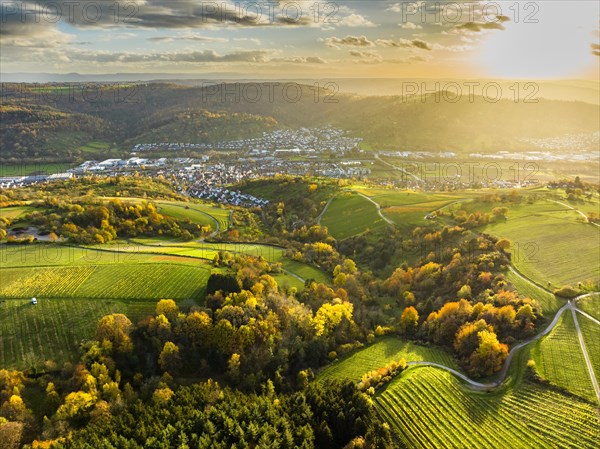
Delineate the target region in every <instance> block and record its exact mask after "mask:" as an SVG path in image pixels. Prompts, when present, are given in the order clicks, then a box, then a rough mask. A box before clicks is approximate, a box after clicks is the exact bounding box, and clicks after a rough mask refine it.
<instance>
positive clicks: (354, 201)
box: [321, 192, 386, 240]
mask: <svg viewBox="0 0 600 449" xmlns="http://www.w3.org/2000/svg"><path fill="white" fill-rule="evenodd" d="M321 224H322V225H323V226H327V228H328V229H329V233H330V234H331V235H332V236H334V237H335V238H336V239H338V240H343V239H345V238H348V237H352V236H354V235H358V234H362V233H363V232H365V231H367V230H371V231H373V230H376V229H382V228H384V227H385V226H386V222H385V221H384V220H383V219H382V218H381V217H380V216H379V214H378V213H377V206H375V204H373V203H371V202H370V201H369V200H367V199H366V198H364V197H362V196H360V195H357V194H353V193H347V192H344V193H340V194H339V195H338V196H336V197H335V198H334V199H333V201H332V202H331V204H330V205H329V207H328V208H327V211H326V212H325V214H324V215H323V217H322V219H321Z"/></svg>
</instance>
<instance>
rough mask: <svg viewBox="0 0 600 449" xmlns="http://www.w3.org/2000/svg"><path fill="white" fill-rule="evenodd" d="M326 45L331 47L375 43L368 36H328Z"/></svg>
mask: <svg viewBox="0 0 600 449" xmlns="http://www.w3.org/2000/svg"><path fill="white" fill-rule="evenodd" d="M325 45H327V46H328V47H331V48H340V47H342V46H347V47H373V46H374V45H375V44H374V43H373V42H371V41H370V40H369V39H367V37H366V36H346V37H328V38H327V39H325Z"/></svg>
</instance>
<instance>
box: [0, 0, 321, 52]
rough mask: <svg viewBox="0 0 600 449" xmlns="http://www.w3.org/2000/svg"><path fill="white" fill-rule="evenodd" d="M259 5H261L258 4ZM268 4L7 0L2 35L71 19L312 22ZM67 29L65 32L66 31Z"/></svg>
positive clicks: (175, 24)
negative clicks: (286, 14)
mask: <svg viewBox="0 0 600 449" xmlns="http://www.w3.org/2000/svg"><path fill="white" fill-rule="evenodd" d="M256 5H258V7H257V6H256ZM281 11H282V10H281V9H280V8H278V7H275V8H274V9H273V10H270V9H269V6H268V3H267V2H265V3H264V4H263V3H261V2H239V1H234V0H219V1H199V0H127V1H123V2H120V1H114V0H93V1H92V0H79V1H72V0H32V1H11V2H6V3H4V2H3V3H2V8H1V11H0V13H1V17H0V20H1V24H2V26H0V38H2V39H3V41H4V42H3V43H8V44H10V43H11V41H10V39H11V38H14V37H19V38H34V37H36V36H39V35H44V34H48V30H49V29H53V30H59V24H60V23H61V22H62V23H67V24H69V25H72V26H75V27H79V28H95V27H99V28H110V27H113V28H114V27H128V28H157V29H161V28H163V29H164V28H167V29H179V28H203V27H210V26H214V25H219V24H220V25H232V26H242V27H255V26H268V25H270V26H287V25H290V26H308V25H310V24H311V23H312V22H313V16H312V14H310V13H309V11H308V10H306V11H304V10H303V11H302V14H301V15H300V16H299V17H298V18H294V17H287V16H284V15H282V13H281ZM63 34H64V33H63Z"/></svg>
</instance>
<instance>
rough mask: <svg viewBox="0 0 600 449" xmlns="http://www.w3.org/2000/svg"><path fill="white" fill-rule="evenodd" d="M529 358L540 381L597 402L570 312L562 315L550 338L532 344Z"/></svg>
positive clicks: (548, 336) (549, 335) (567, 311)
mask: <svg viewBox="0 0 600 449" xmlns="http://www.w3.org/2000/svg"><path fill="white" fill-rule="evenodd" d="M531 355H532V356H533V359H534V360H535V362H536V367H537V370H538V373H539V374H540V376H541V377H543V378H544V379H547V380H548V381H550V382H551V383H553V384H554V385H557V386H559V387H561V388H564V389H565V390H568V391H570V392H571V393H573V394H576V395H578V396H581V397H583V398H587V399H589V400H590V401H595V400H596V395H595V394H594V390H593V387H592V381H591V380H590V375H589V373H588V370H587V366H586V364H585V359H584V358H583V352H582V351H581V346H580V345H579V339H578V337H577V331H576V330H575V322H574V321H573V316H572V314H571V312H570V310H566V311H565V312H564V313H563V315H562V316H561V318H560V320H559V322H558V324H557V325H556V327H555V328H554V329H552V332H550V334H548V335H547V336H546V337H544V338H542V339H541V340H540V341H539V342H536V343H535V344H534V346H533V347H532V350H531Z"/></svg>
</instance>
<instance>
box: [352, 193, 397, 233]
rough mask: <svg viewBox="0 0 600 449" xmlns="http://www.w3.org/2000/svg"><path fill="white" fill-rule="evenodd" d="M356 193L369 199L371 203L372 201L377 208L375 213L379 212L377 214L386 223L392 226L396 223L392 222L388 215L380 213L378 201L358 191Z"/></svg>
mask: <svg viewBox="0 0 600 449" xmlns="http://www.w3.org/2000/svg"><path fill="white" fill-rule="evenodd" d="M356 193H357V194H358V195H360V196H362V197H363V198H365V199H366V200H368V201H370V202H371V203H373V204H374V205H375V207H376V208H377V213H378V214H379V216H380V217H381V218H382V219H383V220H384V221H385V222H386V223H387V224H390V225H392V226H396V223H394V222H393V221H392V220H390V219H389V218H388V217H386V216H385V215H383V214H382V213H381V206H380V205H379V203H378V202H376V201H375V200H373V198H369V197H368V196H367V195H365V194H364V193H360V192H356Z"/></svg>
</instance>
